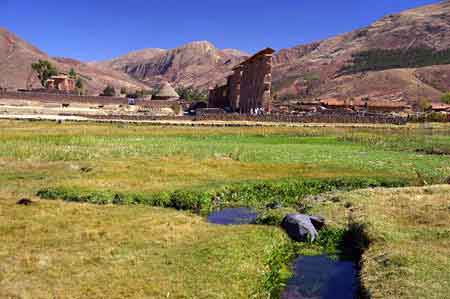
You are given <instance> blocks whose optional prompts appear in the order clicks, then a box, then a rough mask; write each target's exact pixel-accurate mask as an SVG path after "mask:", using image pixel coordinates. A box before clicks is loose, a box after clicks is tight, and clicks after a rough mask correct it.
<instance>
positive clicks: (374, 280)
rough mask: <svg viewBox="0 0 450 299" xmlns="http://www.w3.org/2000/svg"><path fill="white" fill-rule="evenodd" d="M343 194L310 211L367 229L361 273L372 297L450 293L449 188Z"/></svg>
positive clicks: (340, 224) (337, 223)
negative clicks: (449, 250) (449, 253)
mask: <svg viewBox="0 0 450 299" xmlns="http://www.w3.org/2000/svg"><path fill="white" fill-rule="evenodd" d="M338 197H339V201H336V200H335V199H334V200H327V201H325V202H323V203H316V204H315V205H314V207H313V209H312V211H311V212H312V213H319V214H321V215H323V216H325V217H326V218H327V219H330V223H332V224H333V226H335V227H341V228H346V227H349V225H350V224H351V223H359V227H362V228H363V233H364V237H365V239H362V242H360V243H359V244H361V245H362V246H361V248H362V249H365V250H364V251H363V256H362V273H361V276H362V284H363V287H364V289H365V290H366V291H367V292H368V293H370V294H371V296H372V297H371V298H447V297H448V296H449V294H450V271H449V269H450V257H449V255H448V248H450V230H449V228H448V223H449V221H450V213H449V208H450V187H449V186H433V187H430V186H428V187H421V188H402V189H375V190H359V191H352V192H349V193H341V194H339V196H338ZM349 219H350V221H351V223H349ZM359 235H361V233H359ZM366 238H367V239H366ZM368 242H370V245H369V246H367V245H368Z"/></svg>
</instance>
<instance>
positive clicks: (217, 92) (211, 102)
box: [208, 85, 231, 109]
mask: <svg viewBox="0 0 450 299" xmlns="http://www.w3.org/2000/svg"><path fill="white" fill-rule="evenodd" d="M228 95H229V88H228V85H223V86H220V87H216V88H214V89H211V90H210V91H209V96H208V107H209V108H222V109H223V108H227V107H231V105H230V101H229V97H228Z"/></svg>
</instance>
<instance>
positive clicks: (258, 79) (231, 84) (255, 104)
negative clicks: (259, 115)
mask: <svg viewBox="0 0 450 299" xmlns="http://www.w3.org/2000/svg"><path fill="white" fill-rule="evenodd" d="M274 52H275V51H274V50H273V49H270V48H267V49H264V50H262V51H260V52H258V53H256V54H255V55H253V56H252V57H251V58H249V59H247V60H246V61H244V62H243V63H241V64H239V65H238V66H236V67H235V68H234V69H233V74H232V75H230V76H229V77H228V80H227V81H228V82H227V84H226V85H224V86H221V87H218V88H215V89H213V90H211V91H210V93H209V100H208V107H210V108H226V107H230V108H231V109H232V110H233V111H234V112H240V113H242V114H251V113H252V112H255V110H259V109H261V110H263V111H264V112H270V111H271V110H272V97H271V93H270V90H271V87H272V56H273V53H274Z"/></svg>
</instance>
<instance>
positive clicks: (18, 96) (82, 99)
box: [0, 91, 177, 108]
mask: <svg viewBox="0 0 450 299" xmlns="http://www.w3.org/2000/svg"><path fill="white" fill-rule="evenodd" d="M0 99H5V100H6V99H7V100H22V101H35V102H41V103H61V104H72V103H79V104H96V105H128V99H127V98H120V97H102V96H76V95H69V94H57V93H45V92H31V91H30V92H5V91H0ZM135 104H136V105H139V106H143V107H151V108H153V107H160V108H164V107H168V108H170V107H172V106H173V105H175V104H177V102H174V101H150V100H139V99H137V100H135Z"/></svg>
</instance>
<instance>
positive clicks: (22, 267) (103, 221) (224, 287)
mask: <svg viewBox="0 0 450 299" xmlns="http://www.w3.org/2000/svg"><path fill="white" fill-rule="evenodd" d="M0 223H1V225H0V244H2V245H1V246H0V269H1V271H0V298H36V299H41V298H42V299H44V298H45V299H47V298H54V297H55V296H56V297H57V298H80V299H81V298H249V297H250V296H251V295H252V293H253V292H255V291H256V289H257V288H258V283H259V280H260V279H261V275H262V274H261V273H262V271H263V267H264V262H265V256H266V254H267V252H266V250H267V249H269V248H271V247H272V246H275V245H277V244H278V243H280V242H285V241H286V239H285V237H284V235H283V233H282V232H281V231H280V230H279V229H278V228H275V227H262V226H239V227H223V226H214V225H209V224H207V223H206V222H205V220H204V219H203V218H201V217H199V216H194V215H191V214H186V213H180V212H175V211H173V210H169V209H155V208H148V207H140V206H134V207H129V206H127V207H125V206H123V207H120V206H93V205H82V204H66V203H62V202H39V203H38V204H36V205H35V206H30V207H24V206H17V205H15V201H13V200H7V199H5V198H3V197H0Z"/></svg>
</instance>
